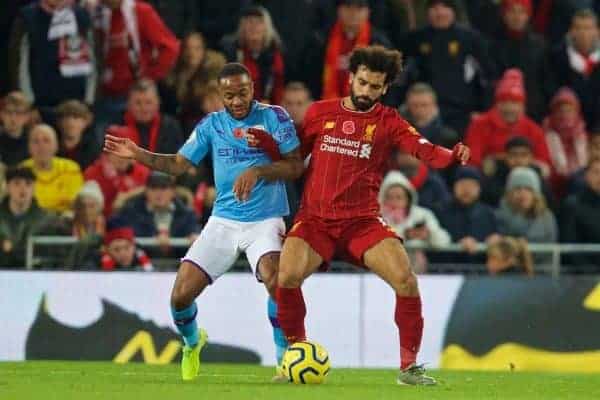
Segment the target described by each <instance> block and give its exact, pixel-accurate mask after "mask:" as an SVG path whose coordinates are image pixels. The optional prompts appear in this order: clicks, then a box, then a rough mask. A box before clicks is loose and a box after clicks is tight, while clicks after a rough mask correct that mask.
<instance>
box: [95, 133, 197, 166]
mask: <svg viewBox="0 0 600 400" xmlns="http://www.w3.org/2000/svg"><path fill="white" fill-rule="evenodd" d="M104 151H106V152H107V153H112V154H114V155H116V156H118V157H121V158H128V159H133V160H136V161H139V162H141V163H142V164H144V165H145V166H147V167H148V168H151V169H153V170H155V171H161V172H165V173H167V174H171V175H181V174H183V173H184V172H186V171H187V170H188V169H189V168H190V167H192V166H193V165H192V163H190V162H189V161H188V160H187V159H186V158H185V157H183V156H182V155H180V154H158V153H152V152H151V151H148V150H144V149H142V148H141V147H139V146H138V145H136V144H135V143H134V142H133V141H132V140H130V139H127V138H122V137H116V136H112V135H106V139H105V142H104Z"/></svg>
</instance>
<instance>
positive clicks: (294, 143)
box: [270, 106, 300, 154]
mask: <svg viewBox="0 0 600 400" xmlns="http://www.w3.org/2000/svg"><path fill="white" fill-rule="evenodd" d="M271 110H272V111H273V113H274V114H275V116H274V118H271V120H272V121H273V122H272V127H271V129H270V132H273V133H272V135H273V137H274V138H275V140H276V141H277V145H278V147H279V152H280V153H281V154H286V153H289V152H290V151H292V150H294V149H296V148H297V147H299V146H300V140H299V139H298V135H297V133H296V127H295V126H294V122H293V121H292V119H291V118H290V116H289V114H288V113H287V111H285V110H284V109H283V108H281V107H278V106H273V107H271Z"/></svg>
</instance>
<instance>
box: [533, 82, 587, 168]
mask: <svg viewBox="0 0 600 400" xmlns="http://www.w3.org/2000/svg"><path fill="white" fill-rule="evenodd" d="M567 91H568V92H567ZM566 102H568V103H570V104H573V105H574V106H575V107H576V108H577V112H578V115H577V117H575V118H568V117H565V116H563V115H561V114H560V113H559V112H558V109H559V106H560V105H561V104H563V103H566ZM550 107H551V112H550V115H549V116H548V117H546V118H545V119H544V122H543V126H544V131H545V132H546V142H547V143H548V150H549V151H550V155H551V157H552V163H553V166H554V169H555V172H556V173H557V174H558V175H560V176H569V175H571V174H573V173H574V172H576V171H578V170H579V169H581V168H582V167H584V166H585V165H586V163H587V133H586V131H585V121H584V120H583V118H582V117H581V115H580V114H579V103H578V101H577V98H576V97H575V94H573V93H572V92H571V90H570V89H566V90H565V89H562V90H561V91H559V93H558V94H557V96H555V98H554V99H553V100H552V103H551V106H550Z"/></svg>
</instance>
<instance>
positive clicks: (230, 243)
mask: <svg viewBox="0 0 600 400" xmlns="http://www.w3.org/2000/svg"><path fill="white" fill-rule="evenodd" d="M284 235H285V223H284V222H283V218H269V219H266V220H264V221H258V222H239V221H233V220H231V219H226V218H221V217H214V216H211V217H210V218H209V219H208V222H207V223H206V225H205V226H204V229H202V232H200V235H199V236H198V237H197V238H196V240H195V241H194V243H192V246H191V247H190V248H189V250H188V251H187V253H186V255H185V256H184V257H183V258H182V259H181V261H182V262H183V261H188V262H191V263H192V264H194V265H195V266H196V267H198V268H200V269H201V270H203V271H204V272H205V273H206V274H207V275H208V277H209V278H210V281H211V283H212V282H214V281H215V280H217V279H218V278H219V277H220V276H221V275H223V274H224V273H225V272H227V271H228V270H229V269H230V268H231V267H232V266H233V264H234V263H235V261H236V260H237V259H238V257H239V255H240V253H242V252H244V253H246V258H247V259H248V262H249V263H250V267H251V268H252V272H253V273H254V274H255V276H256V277H257V278H259V279H260V276H259V275H258V271H257V268H258V262H259V260H260V258H261V257H262V256H263V255H265V254H268V253H272V252H281V245H282V241H283V237H284Z"/></svg>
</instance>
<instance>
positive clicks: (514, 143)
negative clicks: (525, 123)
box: [504, 136, 533, 151]
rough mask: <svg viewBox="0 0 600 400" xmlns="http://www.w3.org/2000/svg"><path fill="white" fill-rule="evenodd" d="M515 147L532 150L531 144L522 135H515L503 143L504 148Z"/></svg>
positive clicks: (507, 149)
mask: <svg viewBox="0 0 600 400" xmlns="http://www.w3.org/2000/svg"><path fill="white" fill-rule="evenodd" d="M515 147H527V148H528V149H529V151H533V146H532V145H531V142H530V141H529V139H527V138H526V137H523V136H515V137H512V138H510V139H508V141H507V142H506V144H505V145H504V150H506V151H509V150H510V149H514V148H515Z"/></svg>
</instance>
